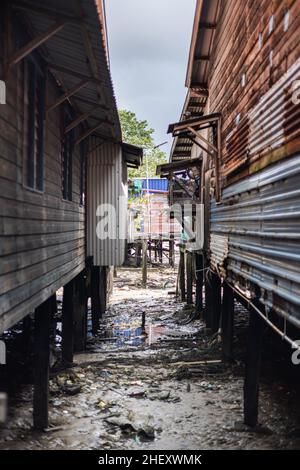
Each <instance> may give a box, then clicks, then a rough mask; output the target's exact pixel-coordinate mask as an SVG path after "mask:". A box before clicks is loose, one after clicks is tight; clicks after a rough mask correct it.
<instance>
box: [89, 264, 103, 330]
mask: <svg viewBox="0 0 300 470" xmlns="http://www.w3.org/2000/svg"><path fill="white" fill-rule="evenodd" d="M91 307H92V333H93V335H96V334H97V332H98V330H99V326H100V325H99V321H100V310H101V307H100V266H93V267H92V277H91Z"/></svg>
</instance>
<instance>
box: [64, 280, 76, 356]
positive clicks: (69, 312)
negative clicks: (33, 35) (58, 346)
mask: <svg viewBox="0 0 300 470" xmlns="http://www.w3.org/2000/svg"><path fill="white" fill-rule="evenodd" d="M75 296H76V292H75V280H74V279H72V280H71V281H70V282H68V284H66V285H65V286H64V294H63V308H62V359H63V362H64V363H66V364H72V362H73V352H74V305H75V302H76V298H75Z"/></svg>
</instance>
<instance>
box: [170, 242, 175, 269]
mask: <svg viewBox="0 0 300 470" xmlns="http://www.w3.org/2000/svg"><path fill="white" fill-rule="evenodd" d="M174 246H175V242H174V235H171V238H170V241H169V265H170V266H171V268H174V266H175V259H174V258H175V252H174Z"/></svg>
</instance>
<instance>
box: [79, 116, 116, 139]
mask: <svg viewBox="0 0 300 470" xmlns="http://www.w3.org/2000/svg"><path fill="white" fill-rule="evenodd" d="M103 124H109V122H108V121H107V120H106V119H103V120H101V121H99V122H98V124H97V125H96V126H94V127H91V128H89V129H87V130H86V131H85V132H83V133H82V134H81V135H80V136H79V137H78V139H76V141H75V145H78V144H79V143H80V142H82V141H83V140H84V139H86V138H87V137H89V135H91V134H93V132H95V131H96V130H97V129H99V128H100V127H101V126H103Z"/></svg>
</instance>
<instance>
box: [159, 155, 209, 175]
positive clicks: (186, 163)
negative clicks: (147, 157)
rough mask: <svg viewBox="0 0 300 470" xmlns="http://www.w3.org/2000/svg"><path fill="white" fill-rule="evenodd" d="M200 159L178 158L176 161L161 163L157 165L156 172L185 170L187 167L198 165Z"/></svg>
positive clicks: (161, 173)
mask: <svg viewBox="0 0 300 470" xmlns="http://www.w3.org/2000/svg"><path fill="white" fill-rule="evenodd" d="M201 161H202V160H201V158H189V159H186V160H179V161H177V162H172V163H164V164H163V165H157V167H156V174H157V175H165V174H168V173H170V172H175V171H180V170H186V169H188V168H191V167H192V166H197V165H199V164H200V163H201Z"/></svg>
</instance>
